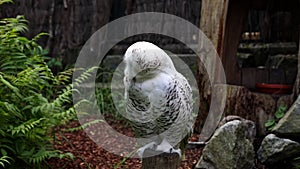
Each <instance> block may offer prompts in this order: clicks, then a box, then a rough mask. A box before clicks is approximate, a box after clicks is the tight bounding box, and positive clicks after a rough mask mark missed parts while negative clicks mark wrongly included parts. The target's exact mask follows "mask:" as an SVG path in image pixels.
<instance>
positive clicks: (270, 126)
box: [265, 106, 286, 131]
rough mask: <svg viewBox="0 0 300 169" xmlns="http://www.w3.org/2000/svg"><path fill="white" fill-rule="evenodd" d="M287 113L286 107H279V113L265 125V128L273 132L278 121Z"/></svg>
mask: <svg viewBox="0 0 300 169" xmlns="http://www.w3.org/2000/svg"><path fill="white" fill-rule="evenodd" d="M285 112H286V106H279V107H278V109H277V111H276V112H275V114H274V118H273V119H270V120H268V121H267V122H266V123H265V127H266V128H267V130H269V131H271V130H272V129H273V128H274V127H275V126H276V124H277V123H278V121H279V120H280V119H281V118H282V117H283V116H284V114H285Z"/></svg>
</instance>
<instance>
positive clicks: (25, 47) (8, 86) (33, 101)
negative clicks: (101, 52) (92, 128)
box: [0, 0, 94, 168]
mask: <svg viewBox="0 0 300 169" xmlns="http://www.w3.org/2000/svg"><path fill="white" fill-rule="evenodd" d="M4 1H7V0H0V4H2V3H3V2H4ZM26 24H27V21H26V20H25V19H24V17H23V16H17V17H16V18H5V19H2V20H0V136H1V137H0V150H1V152H2V155H1V156H0V165H1V166H2V167H9V166H11V167H12V168H27V167H28V168H30V167H32V166H35V167H37V168H43V164H44V161H45V160H46V159H48V158H53V157H57V158H65V157H68V158H73V155H72V154H70V153H63V152H60V151H57V150H54V149H53V146H52V142H53V138H52V135H51V134H52V133H51V132H52V131H53V127H55V126H57V125H60V124H63V123H65V122H67V121H69V120H71V119H74V118H75V109H74V107H73V106H72V100H71V96H72V92H74V89H73V85H72V84H70V81H71V77H72V73H73V71H74V70H67V71H65V72H62V73H58V76H54V75H53V73H52V71H51V70H50V68H49V67H48V66H47V64H46V62H45V60H44V56H45V54H47V52H46V51H45V50H44V49H43V48H42V47H41V46H39V45H38V44H37V43H36V41H37V40H38V39H39V38H40V37H41V36H44V35H45V34H44V33H41V34H38V35H37V36H36V37H34V38H33V39H31V40H30V39H28V38H26V37H23V36H21V35H20V34H21V33H22V32H24V31H26V30H27V25H26ZM92 69H94V68H92ZM91 72H92V70H91V69H89V70H87V71H84V70H82V75H80V76H79V77H78V80H77V81H76V82H75V84H76V85H79V83H80V82H83V81H84V80H85V79H87V78H89V77H91ZM78 104H79V103H78Z"/></svg>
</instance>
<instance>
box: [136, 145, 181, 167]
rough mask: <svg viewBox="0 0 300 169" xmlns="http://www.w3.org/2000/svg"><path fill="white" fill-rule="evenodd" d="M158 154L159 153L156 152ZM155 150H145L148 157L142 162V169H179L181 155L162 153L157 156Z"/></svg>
mask: <svg viewBox="0 0 300 169" xmlns="http://www.w3.org/2000/svg"><path fill="white" fill-rule="evenodd" d="M156 153H157V152H156ZM156 153H155V152H154V151H153V150H149V149H147V150H145V152H144V155H143V156H146V157H145V158H143V160H142V169H177V168H178V166H179V161H180V158H179V155H178V154H177V153H162V154H159V155H155V156H150V155H151V154H156Z"/></svg>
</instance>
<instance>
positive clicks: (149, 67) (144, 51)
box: [124, 41, 175, 78]
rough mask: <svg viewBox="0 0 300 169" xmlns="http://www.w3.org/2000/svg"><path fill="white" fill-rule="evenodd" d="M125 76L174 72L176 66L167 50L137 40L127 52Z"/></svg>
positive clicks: (132, 76)
mask: <svg viewBox="0 0 300 169" xmlns="http://www.w3.org/2000/svg"><path fill="white" fill-rule="evenodd" d="M124 62H125V64H126V68H125V71H124V73H125V76H127V77H128V78H134V77H137V76H143V77H147V76H155V74H157V73H161V72H174V71H175V67H174V65H173V62H172V60H171V58H170V57H169V56H168V55H167V53H166V52H165V51H163V50H162V49H160V48H159V47H158V46H156V45H154V44H152V43H150V42H144V41H142V42H136V43H134V44H133V45H131V46H130V47H129V48H128V49H127V51H126V52H125V56H124Z"/></svg>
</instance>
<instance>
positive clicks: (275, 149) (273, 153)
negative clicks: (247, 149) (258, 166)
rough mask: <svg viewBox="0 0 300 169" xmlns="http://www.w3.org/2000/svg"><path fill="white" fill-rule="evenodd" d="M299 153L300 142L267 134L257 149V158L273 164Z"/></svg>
mask: <svg viewBox="0 0 300 169" xmlns="http://www.w3.org/2000/svg"><path fill="white" fill-rule="evenodd" d="M299 153H300V144H299V143H297V142H295V141H292V140H289V139H283V138H279V137H277V136H275V135H274V134H269V135H267V136H266V137H265V138H264V140H263V141H262V144H261V146H260V148H259V149H258V151H257V158H258V159H259V161H260V162H262V163H265V164H274V163H277V162H279V161H282V160H285V159H288V158H291V157H293V156H295V155H297V154H299Z"/></svg>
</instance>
